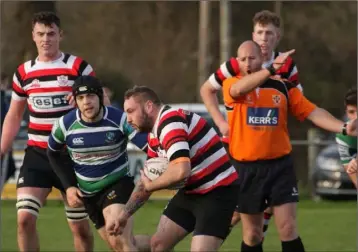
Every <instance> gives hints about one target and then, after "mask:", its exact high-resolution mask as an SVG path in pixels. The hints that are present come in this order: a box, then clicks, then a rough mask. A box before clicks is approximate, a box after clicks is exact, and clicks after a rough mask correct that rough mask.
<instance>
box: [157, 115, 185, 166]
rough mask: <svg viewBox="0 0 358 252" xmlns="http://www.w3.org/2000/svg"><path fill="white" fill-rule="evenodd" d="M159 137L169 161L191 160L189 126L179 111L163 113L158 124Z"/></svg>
mask: <svg viewBox="0 0 358 252" xmlns="http://www.w3.org/2000/svg"><path fill="white" fill-rule="evenodd" d="M157 135H158V136H159V141H160V144H161V146H162V147H163V148H164V150H165V151H166V153H167V157H168V160H169V161H173V160H175V159H177V158H182V157H184V158H190V155H189V152H190V149H189V143H188V126H187V125H186V121H185V119H184V118H183V117H182V116H180V114H179V112H178V111H173V110H169V111H167V112H164V113H163V115H162V117H161V119H160V121H159V124H158V128H157Z"/></svg>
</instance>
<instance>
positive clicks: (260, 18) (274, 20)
mask: <svg viewBox="0 0 358 252" xmlns="http://www.w3.org/2000/svg"><path fill="white" fill-rule="evenodd" d="M252 22H253V25H254V26H255V25H256V24H261V25H268V24H273V25H274V26H275V27H276V28H281V19H280V17H279V16H278V15H277V14H276V13H273V12H271V11H269V10H263V11H260V12H257V13H256V14H255V16H254V18H253V19H252Z"/></svg>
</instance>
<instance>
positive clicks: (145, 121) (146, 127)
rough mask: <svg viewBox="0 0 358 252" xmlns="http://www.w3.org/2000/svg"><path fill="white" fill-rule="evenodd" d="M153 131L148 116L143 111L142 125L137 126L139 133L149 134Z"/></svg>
mask: <svg viewBox="0 0 358 252" xmlns="http://www.w3.org/2000/svg"><path fill="white" fill-rule="evenodd" d="M152 129H153V125H152V122H151V120H150V117H149V115H148V114H147V113H146V112H145V111H144V110H143V117H142V123H141V125H140V126H138V130H139V131H140V132H151V131H152Z"/></svg>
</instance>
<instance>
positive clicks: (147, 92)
mask: <svg viewBox="0 0 358 252" xmlns="http://www.w3.org/2000/svg"><path fill="white" fill-rule="evenodd" d="M132 96H133V97H138V96H139V97H140V98H141V100H142V101H144V102H146V101H151V102H153V103H154V104H155V105H158V106H159V105H160V104H162V101H161V100H160V99H159V96H158V95H157V94H156V93H155V92H154V90H153V89H151V88H149V87H146V86H134V87H133V88H131V89H129V90H127V91H126V93H125V94H124V99H125V100H128V99H129V98H131V97H132Z"/></svg>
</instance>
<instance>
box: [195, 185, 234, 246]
mask: <svg viewBox="0 0 358 252" xmlns="http://www.w3.org/2000/svg"><path fill="white" fill-rule="evenodd" d="M237 194H238V186H237V185H231V186H220V187H217V188H215V189H214V190H212V191H211V192H208V193H206V194H204V195H195V196H194V195H192V196H190V197H193V200H194V201H195V209H194V214H195V217H196V224H195V228H194V234H193V235H194V236H203V235H204V236H212V237H217V238H218V239H221V240H224V239H225V238H226V236H227V235H228V234H229V230H230V226H231V219H232V216H233V213H234V210H235V207H236V202H237Z"/></svg>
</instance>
